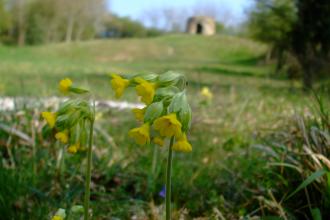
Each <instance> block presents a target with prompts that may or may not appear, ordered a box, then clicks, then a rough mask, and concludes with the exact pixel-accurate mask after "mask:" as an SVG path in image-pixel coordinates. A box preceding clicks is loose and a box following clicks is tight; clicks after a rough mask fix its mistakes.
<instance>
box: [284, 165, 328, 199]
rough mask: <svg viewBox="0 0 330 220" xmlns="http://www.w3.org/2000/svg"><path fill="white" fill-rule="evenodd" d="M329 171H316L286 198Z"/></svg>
mask: <svg viewBox="0 0 330 220" xmlns="http://www.w3.org/2000/svg"><path fill="white" fill-rule="evenodd" d="M326 173H327V171H325V170H317V171H315V172H314V173H312V174H311V175H310V176H309V177H308V178H307V179H305V180H304V182H302V183H301V184H300V185H299V186H298V188H297V189H296V190H295V191H293V192H292V193H291V194H290V195H289V196H288V197H287V198H286V199H289V198H291V197H292V196H293V195H295V194H296V193H297V192H299V191H300V190H302V189H303V188H305V187H306V186H308V185H309V184H311V183H312V182H314V181H315V180H316V179H318V178H320V177H321V176H323V175H324V174H326Z"/></svg>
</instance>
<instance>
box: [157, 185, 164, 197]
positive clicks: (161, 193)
mask: <svg viewBox="0 0 330 220" xmlns="http://www.w3.org/2000/svg"><path fill="white" fill-rule="evenodd" d="M158 195H159V196H160V197H163V198H165V197H166V186H165V185H164V186H163V188H162V190H161V191H160V192H159V194H158Z"/></svg>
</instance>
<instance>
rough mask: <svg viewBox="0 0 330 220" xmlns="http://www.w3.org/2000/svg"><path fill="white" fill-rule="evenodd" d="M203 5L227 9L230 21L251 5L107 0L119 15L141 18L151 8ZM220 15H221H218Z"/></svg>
mask: <svg viewBox="0 0 330 220" xmlns="http://www.w3.org/2000/svg"><path fill="white" fill-rule="evenodd" d="M199 2H201V4H203V5H212V6H214V7H217V8H218V9H220V11H221V9H225V10H226V11H227V12H228V11H229V12H230V14H231V16H232V17H233V19H232V20H234V21H232V23H236V22H237V23H238V22H240V21H242V20H243V19H244V17H245V13H244V11H245V9H246V8H247V7H249V5H251V2H252V0H199V1H197V0H109V9H110V10H111V11H112V12H115V13H116V14H119V15H121V16H129V17H131V18H133V19H141V17H142V15H143V12H145V11H146V10H150V9H153V8H157V9H160V8H166V7H171V8H184V7H187V8H189V7H196V5H197V4H198V3H199ZM220 16H221V15H220Z"/></svg>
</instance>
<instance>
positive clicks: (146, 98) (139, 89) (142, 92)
mask: <svg viewBox="0 0 330 220" xmlns="http://www.w3.org/2000/svg"><path fill="white" fill-rule="evenodd" d="M134 80H135V81H136V82H137V83H139V84H138V85H137V86H136V87H135V89H136V93H137V94H138V96H141V101H142V102H144V103H145V104H147V105H149V104H150V103H151V102H152V100H153V99H154V96H155V90H156V84H155V83H151V82H148V81H146V80H144V79H142V78H141V77H136V78H134Z"/></svg>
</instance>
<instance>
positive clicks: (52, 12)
mask: <svg viewBox="0 0 330 220" xmlns="http://www.w3.org/2000/svg"><path fill="white" fill-rule="evenodd" d="M106 8H107V7H106V1H105V0H69V1H68V0H0V42H2V43H5V44H18V45H25V44H42V43H51V42H61V41H66V42H70V41H73V40H76V41H79V40H87V39H93V38H97V37H148V36H155V35H159V34H161V32H160V31H159V30H157V29H148V28H145V27H144V26H143V25H142V24H141V23H139V22H137V21H133V20H131V19H130V18H126V17H125V18H122V17H119V16H116V15H112V14H109V12H108V11H107V9H106Z"/></svg>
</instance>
